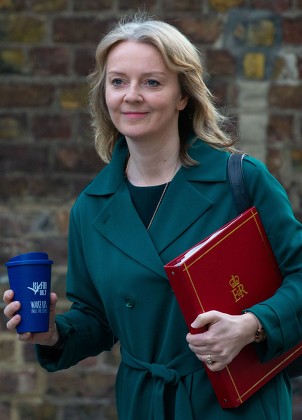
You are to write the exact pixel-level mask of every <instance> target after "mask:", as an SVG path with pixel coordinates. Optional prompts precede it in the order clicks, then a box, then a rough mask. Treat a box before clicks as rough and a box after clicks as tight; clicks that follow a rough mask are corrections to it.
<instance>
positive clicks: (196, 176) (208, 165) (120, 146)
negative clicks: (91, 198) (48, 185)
mask: <svg viewBox="0 0 302 420" xmlns="http://www.w3.org/2000/svg"><path fill="white" fill-rule="evenodd" d="M128 154H129V150H128V147H127V143H126V141H125V139H124V138H120V139H119V141H118V142H117V144H116V146H115V148H114V152H113V156H112V160H111V162H110V164H109V165H107V166H106V167H105V168H104V169H103V170H102V171H101V172H100V173H99V174H98V175H97V176H96V178H95V179H94V180H93V181H92V182H91V183H90V184H89V185H88V186H87V187H86V189H85V190H84V193H85V194H88V195H99V196H102V195H110V194H114V193H115V192H116V191H117V190H118V188H119V186H120V185H121V183H122V182H123V181H124V170H125V165H126V159H127V157H128ZM189 154H190V156H191V157H192V158H193V159H195V160H196V161H198V162H199V163H200V165H198V166H193V167H190V168H182V169H181V172H182V173H183V175H184V177H185V178H186V179H187V181H204V182H219V181H225V179H226V166H225V163H226V160H227V155H226V154H225V153H221V151H218V150H216V149H214V148H212V147H211V146H209V145H207V144H206V143H205V142H203V141H201V140H197V141H196V142H195V143H193V145H192V146H191V148H190V149H189Z"/></svg>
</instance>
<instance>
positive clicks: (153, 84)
mask: <svg viewBox="0 0 302 420" xmlns="http://www.w3.org/2000/svg"><path fill="white" fill-rule="evenodd" d="M145 84H146V85H148V86H150V87H157V86H159V85H160V83H159V81H158V80H155V79H148V80H147V81H146V82H145Z"/></svg>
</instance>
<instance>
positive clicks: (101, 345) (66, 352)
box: [36, 208, 117, 371]
mask: <svg viewBox="0 0 302 420" xmlns="http://www.w3.org/2000/svg"><path fill="white" fill-rule="evenodd" d="M68 242H69V245H68V249H69V256H68V273H67V293H66V294H67V298H68V299H69V300H70V301H71V302H72V305H71V308H70V310H69V311H68V312H66V313H64V314H62V315H57V316H56V324H57V328H58V331H59V333H60V336H61V337H62V339H63V343H64V346H63V348H62V350H58V349H55V348H52V347H46V346H39V345H37V346H36V353H37V356H38V361H39V362H40V364H41V366H42V367H44V368H45V369H47V370H48V371H56V370H60V369H66V368H68V367H70V366H72V365H75V364H76V363H78V362H79V361H80V360H83V359H85V358H86V357H89V356H95V355H97V354H99V353H100V352H102V351H105V350H111V348H112V347H113V345H114V344H115V342H116V341H117V340H116V339H115V337H114V335H113V333H112V331H111V329H110V327H109V325H108V321H107V318H106V314H105V310H104V306H103V303H102V301H101V299H100V297H99V295H98V293H97V291H96V289H95V287H94V285H93V283H92V281H91V279H90V276H89V272H88V270H87V267H86V263H85V257H84V253H83V248H82V245H81V244H82V241H81V234H80V229H79V226H78V224H77V223H76V221H75V211H74V208H73V209H72V211H71V216H70V226H69V241H68Z"/></svg>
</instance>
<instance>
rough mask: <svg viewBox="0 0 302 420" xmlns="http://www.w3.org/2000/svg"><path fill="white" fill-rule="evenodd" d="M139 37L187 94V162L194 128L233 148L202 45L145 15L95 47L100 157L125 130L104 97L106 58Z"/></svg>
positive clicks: (183, 118)
mask: <svg viewBox="0 0 302 420" xmlns="http://www.w3.org/2000/svg"><path fill="white" fill-rule="evenodd" d="M127 40H131V41H136V42H142V43H148V44H151V45H153V46H155V47H156V48H157V49H158V50H159V51H160V53H161V55H162V58H163V60H164V62H165V64H166V66H167V67H168V68H169V69H170V70H172V71H175V72H176V73H177V74H178V79H179V84H180V89H181V92H182V94H183V95H186V96H188V98H189V100H188V104H187V106H186V107H185V109H184V110H183V111H181V112H180V114H179V134H180V158H181V160H182V163H183V164H187V165H190V164H194V161H192V159H191V158H190V157H189V156H188V154H187V146H188V144H187V143H188V136H189V134H190V133H192V132H193V133H194V135H195V136H196V139H197V138H200V139H202V140H203V141H205V142H207V143H208V144H210V145H212V146H213V147H216V148H225V149H228V150H232V146H233V144H234V141H233V140H232V139H231V138H230V137H229V136H228V135H227V134H226V133H225V132H224V131H223V130H222V129H221V128H220V127H221V124H222V123H223V122H224V120H225V117H223V116H222V115H221V114H220V113H219V112H218V110H217V109H216V108H215V106H214V103H213V98H212V95H211V93H210V92H209V90H208V88H207V87H206V85H205V83H204V80H203V76H204V69H203V66H202V61H201V57H200V54H199V52H198V50H197V49H196V48H195V46H194V45H193V44H192V43H191V42H190V41H189V40H188V38H186V37H185V36H184V35H183V34H182V33H181V32H179V31H178V30H177V29H176V28H175V27H174V26H172V25H170V24H168V23H165V22H162V21H157V20H154V19H151V18H149V17H148V16H146V15H135V16H134V17H133V18H131V19H123V20H121V21H120V22H119V23H117V24H116V25H115V26H114V28H113V29H112V30H111V31H110V32H109V33H108V34H107V35H105V36H104V38H103V39H102V40H101V42H100V43H99V45H98V47H97V49H96V56H95V58H96V65H95V69H94V71H93V72H92V73H91V74H90V75H89V77H88V81H89V83H90V86H91V90H90V111H91V115H92V118H93V120H92V125H93V129H94V134H95V147H96V150H97V152H98V154H99V155H100V157H101V158H102V159H103V160H104V161H105V162H109V161H110V160H111V157H112V151H113V148H114V145H115V143H116V141H117V139H118V138H119V136H120V133H119V132H118V130H117V129H116V128H115V126H114V125H113V123H112V121H111V118H110V115H109V112H108V108H107V105H106V102H105V78H106V62H107V57H108V54H109V52H110V50H111V49H112V48H113V47H114V46H115V45H117V44H118V43H119V42H122V41H127Z"/></svg>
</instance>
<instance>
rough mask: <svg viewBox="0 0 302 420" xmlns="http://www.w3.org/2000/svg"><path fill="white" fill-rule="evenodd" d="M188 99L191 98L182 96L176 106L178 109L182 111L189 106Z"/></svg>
mask: <svg viewBox="0 0 302 420" xmlns="http://www.w3.org/2000/svg"><path fill="white" fill-rule="evenodd" d="M188 100H189V97H188V96H183V97H181V98H180V100H179V101H178V104H177V107H176V108H177V110H178V111H182V110H183V109H185V107H186V106H187V103H188Z"/></svg>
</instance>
